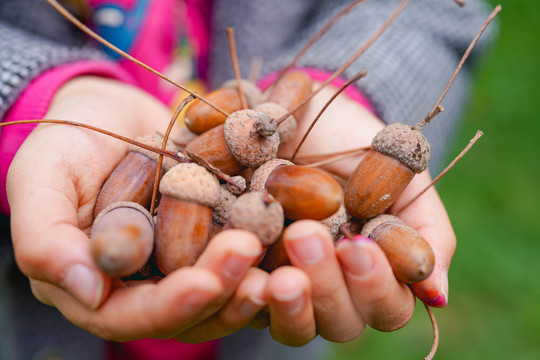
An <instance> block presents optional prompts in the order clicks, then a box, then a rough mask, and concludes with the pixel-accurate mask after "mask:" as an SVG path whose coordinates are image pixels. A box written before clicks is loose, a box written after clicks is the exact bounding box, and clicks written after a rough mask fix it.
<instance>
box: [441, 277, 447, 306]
mask: <svg viewBox="0 0 540 360" xmlns="http://www.w3.org/2000/svg"><path fill="white" fill-rule="evenodd" d="M441 290H442V293H443V296H444V307H447V306H448V269H443V271H442V272H441Z"/></svg>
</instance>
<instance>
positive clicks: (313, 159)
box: [295, 146, 371, 167]
mask: <svg viewBox="0 0 540 360" xmlns="http://www.w3.org/2000/svg"><path fill="white" fill-rule="evenodd" d="M369 149H371V146H363V147H360V148H356V149H351V150H344V151H338V152H334V153H328V154H320V155H302V156H297V157H296V161H295V164H298V165H304V166H307V167H318V166H321V165H326V164H327V163H330V162H334V161H339V160H343V159H345V158H347V157H349V156H355V155H358V154H360V153H362V152H364V151H367V150H369Z"/></svg>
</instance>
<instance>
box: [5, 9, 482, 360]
mask: <svg viewBox="0 0 540 360" xmlns="http://www.w3.org/2000/svg"><path fill="white" fill-rule="evenodd" d="M348 3H350V0H294V1H293V0H215V1H214V3H213V10H212V19H213V23H212V52H211V57H210V82H211V84H213V85H217V84H220V83H222V82H223V81H224V80H227V79H229V78H231V77H232V76H233V74H232V70H231V67H230V64H229V61H230V60H229V50H228V47H227V45H226V44H227V42H226V39H225V35H224V34H225V31H224V29H225V28H227V27H229V26H232V27H234V28H235V30H236V37H237V48H238V49H239V57H240V59H239V60H240V66H241V68H244V69H247V68H249V66H250V63H251V61H252V60H253V59H254V58H255V57H262V58H263V59H264V67H263V70H262V74H263V75H264V74H268V73H270V72H272V71H275V70H277V69H280V68H282V67H283V66H285V65H286V64H288V63H289V62H290V60H291V59H292V58H293V57H294V56H295V55H296V54H297V53H298V51H299V49H300V48H301V47H302V45H303V44H305V42H306V41H307V39H309V37H310V35H311V34H313V33H314V32H315V31H316V30H317V29H318V28H320V27H321V26H322V24H324V23H325V22H326V21H327V20H328V19H329V17H331V16H332V15H333V14H335V13H336V12H338V11H339V10H340V9H341V8H342V7H343V6H345V5H346V4H348ZM398 3H399V1H398V0H368V1H366V2H365V3H364V4H362V5H360V6H358V7H357V8H356V9H355V10H354V11H353V12H352V13H350V14H348V15H347V16H346V17H345V18H343V19H342V20H341V21H340V22H339V23H338V24H337V25H336V26H334V27H333V28H332V30H330V31H329V32H328V33H327V34H326V35H325V36H324V37H323V38H322V39H320V41H318V42H317V43H316V44H315V45H314V46H313V47H312V49H311V50H310V51H309V52H308V53H307V54H306V55H305V56H304V57H303V58H302V59H301V61H300V63H299V64H298V65H299V66H306V67H313V68H319V69H324V70H328V71H334V70H335V69H337V68H338V67H339V66H341V65H342V64H343V63H344V61H345V60H346V59H347V58H348V57H350V56H351V55H352V54H353V53H354V52H355V51H356V50H357V49H359V48H360V47H361V46H362V44H364V43H365V41H366V40H367V39H368V38H369V37H370V36H371V35H372V34H373V33H374V31H376V30H377V29H378V28H379V26H380V25H381V24H382V23H383V22H384V21H385V19H386V18H387V17H388V16H389V15H390V13H391V12H392V11H393V10H394V9H395V8H396V7H397V5H398ZM486 14H487V12H486V8H485V6H484V4H483V3H482V2H481V0H469V1H467V5H466V6H465V7H464V8H459V7H458V6H457V5H456V4H455V3H454V2H453V1H452V0H413V1H411V4H409V6H408V7H407V8H406V9H405V10H404V12H403V14H402V15H401V16H400V17H399V18H398V19H397V20H396V21H395V23H394V24H393V25H392V26H391V27H390V28H389V29H388V30H387V32H386V33H385V34H383V35H382V36H381V37H380V39H378V40H377V41H376V42H375V44H374V45H373V46H372V47H371V48H370V49H369V50H368V51H367V52H366V53H365V54H364V55H362V56H361V57H360V58H359V59H358V60H357V61H356V62H355V63H354V64H353V65H352V66H351V67H350V68H349V69H348V70H347V71H346V72H345V76H346V77H350V76H352V75H354V74H355V73H357V72H358V71H360V70H363V69H368V70H369V75H368V77H367V78H366V79H363V80H361V81H360V82H358V83H357V85H356V86H358V87H359V89H360V90H361V92H362V93H363V94H364V95H366V96H367V97H368V99H369V100H370V101H371V103H372V104H373V105H374V108H375V110H376V112H377V115H378V116H379V117H380V118H381V119H382V120H384V121H385V122H388V123H391V122H404V123H409V124H411V123H414V122H417V121H418V120H420V119H422V118H423V117H424V116H425V115H426V114H427V112H428V111H429V110H430V108H431V107H432V105H433V103H434V102H435V100H436V99H437V98H438V96H439V95H440V93H441V91H442V89H443V88H444V86H445V84H446V82H447V81H448V79H449V78H450V76H451V74H452V72H453V71H454V68H455V67H456V65H457V63H458V61H459V59H460V57H461V55H462V53H463V52H464V51H465V49H466V47H467V46H468V43H469V42H470V41H471V39H472V37H473V36H474V34H475V32H476V31H477V30H478V29H479V28H480V26H481V24H482V22H483V21H484V19H485V17H486ZM489 36H490V35H489V34H488V35H487V36H486V37H484V38H489ZM485 43H486V42H485V41H484V42H481V43H480V44H479V46H478V47H477V48H476V50H475V54H478V53H481V52H482V49H483V48H484V47H485ZM104 56H105V55H104V54H102V53H101V51H100V50H98V49H97V47H95V46H93V44H88V43H87V41H86V39H85V37H84V36H83V35H82V34H81V33H80V32H78V31H77V30H76V29H74V28H73V27H72V26H71V25H69V24H68V23H67V22H66V21H65V20H63V18H60V17H59V15H58V14H56V12H55V11H54V10H52V9H51V8H50V6H49V5H47V4H46V3H45V1H43V0H0V118H2V117H3V116H4V115H5V113H6V112H7V111H8V110H9V108H10V106H12V105H13V103H14V102H15V101H16V99H17V97H18V96H19V95H20V94H21V92H22V91H23V90H24V89H25V87H26V86H27V85H28V84H29V82H30V81H31V80H32V79H33V78H35V77H37V76H38V75H39V74H40V73H42V72H43V71H45V70H47V69H50V68H52V67H54V66H57V65H60V64H64V63H67V62H70V61H77V60H81V59H89V58H103V57H104ZM473 62H474V56H473V57H472V58H471V59H470V61H469V62H468V65H467V66H465V68H464V69H463V71H462V72H461V74H460V75H459V76H458V78H457V80H456V82H455V84H454V85H453V87H452V88H451V90H450V91H449V93H448V94H447V96H446V98H445V100H444V101H443V105H444V106H445V108H446V110H445V111H444V112H443V113H442V114H441V115H439V116H438V118H437V119H436V121H434V123H433V124H430V125H428V126H427V127H426V129H425V134H426V136H427V138H428V140H429V141H430V143H431V144H432V165H435V166H436V167H438V166H439V164H440V163H441V159H442V158H443V154H444V149H445V148H446V146H447V144H448V143H449V141H451V139H452V138H453V136H454V134H455V132H456V123H457V120H458V118H459V116H460V113H461V112H462V111H463V107H464V103H465V100H466V98H467V96H468V82H469V72H470V64H472V63H473ZM0 225H2V229H0V230H1V231H2V233H1V235H2V238H0V294H1V295H2V296H1V297H0V324H1V325H0V360H26V359H47V358H52V356H58V357H55V359H56V358H62V359H88V360H90V359H100V358H102V354H103V342H102V341H101V340H100V339H98V338H96V337H94V336H92V335H90V334H89V333H86V332H85V331H83V330H81V329H78V328H76V327H75V326H73V325H71V324H70V323H69V322H68V321H67V320H65V319H64V318H63V317H62V316H61V315H60V314H59V313H58V311H57V310H56V309H53V308H49V307H47V306H45V305H42V304H41V303H39V302H38V301H37V300H35V299H34V298H33V296H32V295H31V292H30V290H29V286H28V280H27V279H25V278H24V277H23V276H22V275H21V274H20V273H19V272H18V270H17V269H16V265H15V263H14V260H13V254H12V250H11V246H10V241H9V235H8V232H9V228H8V224H7V222H6V221H3V222H0ZM321 345H322V341H320V340H319V341H314V342H312V343H311V344H310V345H308V346H306V347H304V348H301V349H292V348H288V347H285V346H281V345H279V344H277V343H275V342H273V341H272V340H271V339H270V337H269V335H268V334H267V332H266V331H253V330H246V331H242V332H240V333H238V334H235V335H233V336H230V337H228V338H226V339H225V340H224V341H223V343H222V347H221V350H220V356H221V358H223V359H261V360H262V359H276V358H280V359H282V360H284V359H289V358H290V359H293V358H300V357H301V358H306V359H309V358H316V356H319V357H320V356H322V355H321V354H322V353H321V351H320V346H321ZM48 356H50V357H48Z"/></svg>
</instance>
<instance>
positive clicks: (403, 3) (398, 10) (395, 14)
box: [276, 0, 410, 124]
mask: <svg viewBox="0 0 540 360" xmlns="http://www.w3.org/2000/svg"><path fill="white" fill-rule="evenodd" d="M409 1H410V0H402V1H401V3H400V4H399V6H398V7H397V8H396V10H394V12H393V13H392V15H390V17H389V18H388V19H387V20H386V21H385V22H384V24H383V25H382V26H381V28H380V29H379V30H378V31H377V32H376V33H375V34H373V36H372V37H371V38H369V40H368V41H367V42H366V43H365V44H364V46H362V47H361V48H360V49H359V50H358V51H357V52H356V53H355V54H354V55H353V56H352V57H351V58H350V59H349V60H347V61H346V62H345V64H343V65H342V66H341V67H340V68H339V69H337V70H336V71H335V72H334V73H333V74H332V75H331V76H330V77H329V78H328V79H326V81H325V82H324V83H322V84H321V86H320V87H319V88H318V89H317V90H315V91H313V92H312V93H311V94H310V95H309V96H307V97H306V98H305V99H304V101H302V102H301V103H299V104H298V105H297V106H295V107H294V109H291V110H290V111H289V112H288V113H286V114H285V115H283V116H282V117H280V118H279V119H277V120H276V123H277V124H280V123H281V122H283V121H285V119H287V118H288V117H289V116H291V115H292V114H294V113H295V112H297V111H298V110H299V109H300V108H301V107H302V106H304V105H305V104H306V103H307V102H308V101H309V100H311V99H312V98H313V97H314V96H315V95H317V94H318V93H319V92H320V91H321V90H322V89H323V88H324V87H326V86H327V85H328V84H330V83H331V82H332V81H334V80H335V79H336V78H337V77H338V76H340V75H341V74H342V73H343V72H344V71H345V70H346V69H347V68H348V67H349V66H350V65H351V64H352V63H353V62H354V61H355V60H356V59H357V58H358V57H360V55H362V54H363V53H364V52H365V51H366V50H367V49H368V48H369V47H370V46H371V45H372V44H373V43H374V42H375V40H377V38H379V36H381V34H382V33H383V32H384V31H385V30H386V29H387V28H388V27H389V26H390V24H392V22H393V21H394V20H395V19H396V18H397V17H398V15H399V14H401V12H402V11H403V9H404V8H405V6H407V4H408V3H409Z"/></svg>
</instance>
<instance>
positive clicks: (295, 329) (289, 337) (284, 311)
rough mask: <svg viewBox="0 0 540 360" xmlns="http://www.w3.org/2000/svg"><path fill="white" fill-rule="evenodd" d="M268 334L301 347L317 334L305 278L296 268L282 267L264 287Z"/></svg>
mask: <svg viewBox="0 0 540 360" xmlns="http://www.w3.org/2000/svg"><path fill="white" fill-rule="evenodd" d="M266 294H267V301H268V308H269V312H270V334H271V335H272V338H274V340H276V341H278V342H280V343H282V344H285V345H289V346H302V345H305V344H307V343H308V342H310V341H311V340H313V339H314V338H315V336H317V330H316V325H315V317H314V315H313V305H312V303H311V286H310V282H309V278H308V277H307V275H305V274H304V272H302V271H301V270H300V269H296V268H294V267H291V266H282V267H280V268H278V269H276V270H274V271H273V272H272V273H271V275H270V280H269V281H268V287H267V291H266Z"/></svg>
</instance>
